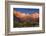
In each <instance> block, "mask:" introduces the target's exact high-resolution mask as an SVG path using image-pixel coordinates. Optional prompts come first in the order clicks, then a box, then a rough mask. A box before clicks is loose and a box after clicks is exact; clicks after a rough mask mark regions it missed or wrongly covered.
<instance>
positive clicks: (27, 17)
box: [14, 12, 39, 22]
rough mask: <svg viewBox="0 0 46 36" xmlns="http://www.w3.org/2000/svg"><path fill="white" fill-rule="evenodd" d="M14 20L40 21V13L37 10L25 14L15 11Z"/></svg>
mask: <svg viewBox="0 0 46 36" xmlns="http://www.w3.org/2000/svg"><path fill="white" fill-rule="evenodd" d="M14 20H16V21H27V22H29V21H32V22H38V21H39V13H37V12H35V13H32V14H28V13H27V14H25V13H21V12H15V13H14Z"/></svg>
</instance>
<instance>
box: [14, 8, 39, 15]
mask: <svg viewBox="0 0 46 36" xmlns="http://www.w3.org/2000/svg"><path fill="white" fill-rule="evenodd" d="M14 10H16V11H18V12H22V13H29V14H31V13H35V12H37V13H39V9H36V8H14Z"/></svg>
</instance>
